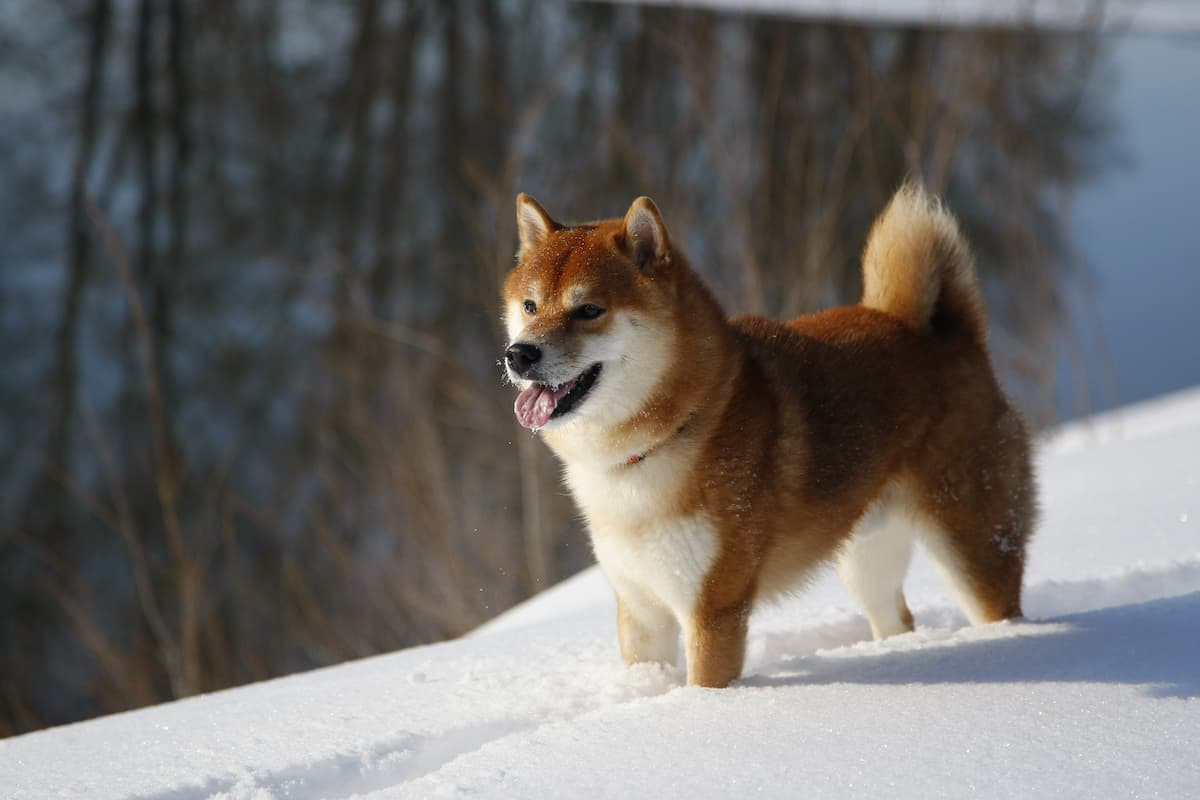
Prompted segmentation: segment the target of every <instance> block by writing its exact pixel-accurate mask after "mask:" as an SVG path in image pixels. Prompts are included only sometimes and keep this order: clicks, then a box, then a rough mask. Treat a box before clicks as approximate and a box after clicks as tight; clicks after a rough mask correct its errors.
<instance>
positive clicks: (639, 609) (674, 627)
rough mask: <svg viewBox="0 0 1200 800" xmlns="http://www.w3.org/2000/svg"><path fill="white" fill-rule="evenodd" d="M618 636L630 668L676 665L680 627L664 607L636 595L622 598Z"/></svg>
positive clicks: (618, 613) (622, 652)
mask: <svg viewBox="0 0 1200 800" xmlns="http://www.w3.org/2000/svg"><path fill="white" fill-rule="evenodd" d="M617 635H618V638H619V639H620V641H621V656H622V657H623V658H624V659H625V663H626V664H639V663H641V662H644V661H659V662H662V663H664V664H674V663H675V655H676V653H677V652H678V650H679V623H678V622H676V621H675V616H674V615H673V614H672V613H671V612H670V610H669V609H667V608H666V607H665V606H663V605H662V604H660V603H657V602H655V601H653V600H649V599H647V598H643V597H639V596H637V595H636V594H632V593H626V594H623V595H622V594H618V595H617Z"/></svg>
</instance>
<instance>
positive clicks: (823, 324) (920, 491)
mask: <svg viewBox="0 0 1200 800" xmlns="http://www.w3.org/2000/svg"><path fill="white" fill-rule="evenodd" d="M518 222H519V225H520V229H521V233H522V246H521V253H520V262H519V264H518V266H517V267H516V268H515V269H514V270H513V272H512V273H511V274H510V275H509V277H508V279H507V282H506V285H505V313H506V319H507V321H508V325H509V333H510V336H511V337H513V339H514V340H515V339H516V338H517V337H520V339H521V340H522V341H535V342H541V343H550V344H548V345H547V346H554V347H558V348H560V349H561V350H562V351H563V352H567V353H572V352H575V351H576V350H578V349H579V348H581V347H583V346H584V343H585V341H586V339H587V337H589V336H596V335H603V334H604V332H605V331H611V329H610V327H609V326H613V325H617V324H618V322H617V320H618V319H625V320H627V321H628V320H633V322H632V323H629V324H632V325H633V327H632V328H631V330H634V331H638V330H644V328H645V326H646V325H651V326H652V327H655V330H661V331H662V338H663V341H664V342H667V345H665V346H666V351H665V352H666V357H665V361H664V365H663V369H662V371H661V374H659V375H657V377H656V380H655V382H654V385H653V387H652V388H651V389H650V390H649V391H648V392H647V393H646V395H645V396H644V397H642V398H640V399H639V405H638V407H637V408H636V409H631V410H630V413H627V414H625V415H624V416H623V417H621V418H619V419H618V418H616V417H611V418H608V417H606V418H605V419H603V420H601V421H600V422H592V416H590V414H600V413H601V412H602V411H603V409H600V408H599V407H598V406H597V408H596V409H594V410H593V411H591V412H589V411H588V403H599V402H600V401H599V399H597V398H585V399H584V401H583V403H582V404H581V406H580V410H579V412H577V413H578V415H579V417H580V419H579V420H578V421H566V422H565V423H564V424H562V425H560V426H557V427H553V428H550V429H547V430H546V431H544V432H543V434H542V435H543V436H544V438H545V440H546V442H547V443H548V444H549V445H550V447H551V448H552V449H553V450H554V451H555V452H556V453H557V454H558V456H559V457H560V458H561V459H562V460H563V462H564V466H565V467H566V470H567V480H568V484H569V485H570V486H571V488H572V490H573V492H574V493H575V495H576V499H577V500H578V501H579V503H580V506H581V508H582V510H583V512H584V514H585V517H586V518H587V519H588V522H589V527H590V528H591V532H592V536H593V541H594V543H595V545H596V548H597V553H598V555H602V556H603V555H605V554H612V553H615V554H616V555H615V556H614V555H609V556H608V563H606V560H605V558H604V557H601V559H600V560H601V566H602V567H604V568H605V570H606V573H608V576H609V579H610V581H612V583H613V585H614V587H615V588H616V591H617V594H618V609H619V613H618V624H619V628H620V632H621V636H620V639H621V645H622V653H623V655H624V656H625V658H626V660H627V661H629V662H635V661H640V660H647V659H650V658H654V659H669V658H670V655H671V653H672V649H671V645H670V644H668V643H667V639H666V637H674V636H676V633H675V631H676V627H674V626H676V625H677V626H678V629H680V630H681V631H682V634H683V640H684V646H685V654H686V660H687V673H688V682H689V683H691V684H699V685H702V686H716V687H721V686H726V685H728V684H729V683H730V681H732V680H735V679H736V678H737V677H738V676H739V675H740V674H741V670H742V666H743V660H744V652H745V639H746V632H747V622H748V617H749V613H750V611H751V609H752V608H753V606H754V604H755V603H756V602H757V601H760V600H762V599H763V598H766V597H769V596H771V595H775V594H777V593H779V592H783V591H786V590H788V589H789V588H792V587H794V586H796V585H797V584H798V583H799V582H801V581H803V579H804V578H805V577H806V576H807V575H809V574H810V573H811V572H812V570H813V569H814V567H816V566H817V565H819V564H822V563H824V562H826V561H828V560H830V559H832V558H834V557H836V556H837V555H838V553H839V548H840V547H842V546H843V544H844V543H846V542H847V541H848V538H849V537H850V536H851V535H852V533H853V532H854V531H855V529H856V526H858V525H859V524H860V522H862V520H863V519H864V515H865V514H866V513H867V512H868V509H870V508H872V506H873V504H890V505H889V507H895V508H901V509H902V510H903V512H904V514H905V516H906V518H908V519H910V520H911V521H912V522H913V523H914V524H915V525H917V526H918V527H919V528H920V529H921V532H922V535H923V537H924V540H925V541H926V543H927V544H929V545H930V551H931V552H932V553H935V554H936V555H938V556H939V557H940V563H941V566H942V567H943V569H944V570H945V571H946V573H947V574H948V576H949V578H950V579H951V582H952V583H953V584H955V586H956V588H957V589H958V590H959V594H960V599H961V601H962V602H963V603H964V608H967V609H968V615H969V616H971V618H972V620H973V621H977V622H984V621H994V620H1001V619H1005V618H1009V617H1013V616H1019V615H1020V614H1021V602H1020V595H1021V578H1022V571H1023V566H1024V554H1025V545H1026V541H1027V539H1028V537H1029V536H1030V534H1031V532H1032V528H1033V524H1034V519H1035V516H1036V502H1035V489H1034V482H1033V476H1032V468H1031V464H1030V448H1029V437H1028V435H1027V433H1026V429H1025V426H1024V424H1023V422H1022V421H1021V419H1020V417H1019V415H1018V414H1017V412H1016V411H1015V410H1014V409H1013V408H1012V407H1011V405H1010V404H1009V403H1008V401H1007V400H1006V399H1005V397H1004V394H1003V393H1002V391H1001V390H1000V388H999V386H998V384H997V382H996V379H995V376H994V374H993V371H992V366H991V362H990V360H989V357H988V353H987V347H986V329H987V325H986V319H985V317H984V311H983V304H982V300H981V297H980V294H979V290H978V287H977V284H976V279H975V276H974V268H973V265H972V262H971V257H970V254H969V251H968V249H967V246H966V244H965V242H964V241H963V239H962V237H961V235H960V233H959V231H958V228H957V226H956V224H955V223H954V220H953V218H952V217H950V215H949V214H947V213H946V212H945V211H943V210H942V209H941V206H940V205H939V204H938V203H937V202H936V201H933V200H931V199H929V198H927V197H926V195H925V194H924V193H923V192H922V191H921V190H920V189H919V188H915V187H911V186H909V187H905V188H903V189H901V191H900V192H898V193H897V196H896V197H895V198H894V199H893V201H892V203H891V204H890V205H889V207H888V209H886V210H885V211H884V213H883V214H882V215H881V217H880V219H879V221H877V222H876V225H875V227H874V228H873V230H872V232H871V235H870V237H869V239H868V243H867V247H866V251H865V253H864V283H865V292H864V299H863V304H862V305H859V306H853V307H842V308H833V309H830V310H827V311H822V312H820V313H816V314H811V315H808V316H804V317H800V318H798V319H795V320H792V321H790V322H780V321H777V320H774V319H767V318H763V317H750V316H743V317H736V318H734V319H731V320H728V319H726V317H725V315H724V313H723V312H722V310H721V308H720V306H719V305H718V303H717V302H716V301H715V299H714V298H713V296H712V295H711V293H710V292H709V291H708V289H707V288H706V287H705V286H704V285H703V284H702V283H701V281H700V280H699V278H698V277H697V276H696V274H695V273H694V272H693V271H692V270H691V269H690V268H689V266H688V264H687V261H686V258H685V257H684V255H683V253H682V252H680V250H679V249H678V248H676V247H675V246H673V244H672V243H671V241H670V237H669V234H668V233H667V230H666V226H665V225H664V224H663V222H662V218H661V215H660V214H659V212H658V210H657V209H656V208H655V207H654V205H653V203H651V202H650V201H649V200H648V199H646V198H640V199H639V200H637V201H635V203H634V205H633V206H632V207H631V209H630V212H629V214H627V215H626V218H625V219H614V220H607V221H602V222H598V223H592V224H590V225H588V226H582V227H580V228H578V229H571V228H564V227H562V226H560V225H559V224H558V223H556V222H554V221H553V220H552V219H551V218H550V217H549V216H548V215H546V214H545V212H544V211H543V210H542V209H541V207H540V206H538V205H537V204H536V203H535V202H534V201H533V200H532V199H531V198H528V197H526V196H524V195H522V196H521V197H520V198H518ZM570 287H582V288H583V290H584V292H583V294H580V295H576V296H572V297H567V296H564V295H563V292H565V291H566V290H567V289H568V288H570ZM534 289H536V290H537V291H538V292H539V294H540V296H539V297H538V298H537V299H538V306H539V307H538V311H537V314H536V317H535V318H533V319H531V320H525V319H520V320H518V319H515V316H516V315H520V314H521V310H520V309H521V303H522V302H523V301H524V300H525V299H527V297H528V293H529V292H530V291H532V290H534ZM581 301H582V302H590V303H595V304H597V305H599V306H601V307H603V308H605V309H607V313H605V314H604V316H602V317H600V318H599V319H596V320H592V321H583V320H578V319H573V318H572V317H571V309H572V306H573V304H576V303H578V302H581ZM617 312H620V314H624V315H625V317H618V313H617ZM639 341H644V340H639ZM656 341H657V340H656ZM654 363H657V361H655V362H654ZM606 373H607V368H606V370H605V372H602V373H601V375H600V378H599V380H598V384H597V385H598V386H599V385H602V384H603V382H604V381H605V376H606ZM614 380H617V379H616V378H614ZM643 455H644V459H643V460H641V461H637V462H635V463H629V462H630V461H631V460H632V459H631V458H630V457H631V456H633V457H635V458H636V457H638V456H643ZM639 471H642V472H639ZM641 475H645V476H646V477H645V480H646V487H647V491H646V493H645V494H648V495H652V496H651V497H649V498H647V497H644V496H642V495H641V494H639V493H638V491H637V487H638V485H639V483H638V482H639V480H640V479H641V478H640V476H641ZM623 498H630V503H629V506H628V508H627V507H626V504H625V503H624V501H623ZM635 500H636V502H634V501H635ZM635 505H636V506H637V507H636V508H634V506H635ZM697 520H699V522H697ZM676 521H679V522H678V524H676ZM706 526H707V527H706ZM710 529H711V533H712V535H715V537H716V540H715V541H716V548H715V553H714V554H713V555H712V557H711V559H708V560H706V558H707V557H706V556H705V554H704V552H703V551H704V548H703V547H702V546H699V547H698V550H697V552H698V553H699V554H695V553H693V554H692V555H688V554H689V552H690V551H689V547H691V546H692V544H693V543H691V542H689V541H686V539H687V537H688V536H692V535H697V536H701V535H709V534H707V533H705V531H709V530H710ZM695 531H700V533H694V532H695ZM643 537H644V538H643ZM867 541H868V545H869V542H870V540H867ZM614 548H615V549H614ZM641 548H645V549H646V550H645V552H646V556H645V557H646V558H647V559H651V560H655V559H657V560H658V561H662V562H663V564H662V568H659V567H658V566H656V567H655V570H653V571H651V572H646V573H645V574H643V573H642V571H641V569H640V568H637V569H633V568H631V567H630V566H629V565H630V564H636V563H637V562H638V561H640V560H641V555H640V554H641V553H642V549H641ZM672 558H679V559H683V562H682V563H683V564H684V573H685V575H686V570H687V567H688V565H689V564H691V565H694V564H700V565H701V566H706V569H705V570H704V572H703V574H702V575H697V576H696V580H695V581H694V584H695V585H694V586H693V589H694V602H693V601H692V600H690V598H691V597H692V595H689V594H688V593H687V587H686V586H679V585H675V584H672V585H670V586H666V585H664V586H658V585H657V584H655V580H656V578H654V576H656V575H660V574H668V573H669V570H670V568H671V559H672ZM688 559H690V560H688ZM656 565H657V562H656ZM676 572H678V570H676ZM647 576H649V577H647ZM895 602H896V603H897V608H898V611H897V613H898V614H899V618H900V619H901V620H902V623H901V624H902V626H903V627H904V628H906V629H908V630H911V629H912V616H911V614H910V613H909V612H908V608H907V606H906V605H905V603H904V599H903V596H902V594H900V592H899V588H898V587H897V589H896V593H895ZM672 604H674V606H675V607H672ZM689 604H690V605H691V608H690V609H688V608H686V606H687V605H689ZM868 611H870V609H868ZM875 622H876V620H875V619H874V618H872V625H873V627H874V626H875ZM883 627H884V628H886V626H883ZM879 630H880V628H876V631H877V635H886V634H879V633H878V631H879ZM671 641H672V642H673V641H674V639H671Z"/></svg>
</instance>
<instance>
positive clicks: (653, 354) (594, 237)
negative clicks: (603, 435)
mask: <svg viewBox="0 0 1200 800" xmlns="http://www.w3.org/2000/svg"><path fill="white" fill-rule="evenodd" d="M517 229H518V231H519V234H520V250H519V251H518V254H517V259H518V263H517V266H516V268H514V269H513V271H512V272H511V273H510V274H509V276H508V278H507V280H506V281H505V283H504V322H505V326H506V328H507V331H508V339H509V344H508V347H507V348H506V350H505V353H504V366H505V371H506V373H507V375H508V378H509V379H510V380H511V381H512V382H513V384H515V385H516V386H517V387H518V388H519V389H520V390H521V393H520V395H519V396H518V397H517V401H516V405H515V411H516V415H517V420H518V421H519V422H520V423H521V425H523V426H525V427H526V428H530V429H533V430H538V429H552V428H556V427H559V426H565V425H571V424H575V423H578V422H587V423H591V424H597V425H600V426H608V425H615V424H617V423H620V422H623V421H625V420H627V419H629V418H630V417H631V416H633V415H634V414H636V413H637V412H638V411H639V410H640V409H641V408H642V407H643V405H644V404H645V402H646V400H647V399H648V398H649V397H650V396H651V393H652V392H653V391H654V388H655V387H656V386H657V385H658V383H659V381H660V380H661V379H662V376H663V375H664V374H665V373H666V370H667V369H668V366H669V363H670V358H671V354H672V352H673V349H674V347H675V337H676V325H675V294H676V291H677V283H678V282H677V280H676V277H677V276H676V269H675V264H673V262H672V252H671V243H670V239H669V238H668V235H667V228H666V226H665V225H664V224H663V221H662V215H661V214H659V211H658V208H657V207H655V205H654V202H653V201H651V200H650V198H648V197H640V198H638V199H637V200H635V201H634V202H633V205H631V206H630V207H629V212H628V213H627V214H626V215H625V217H624V219H614V220H605V221H601V222H595V223H589V224H586V225H577V226H565V225H560V224H559V223H557V222H555V221H554V220H553V219H552V218H551V217H550V215H549V214H547V213H546V212H545V210H544V209H543V208H542V207H541V206H540V205H538V203H537V201H535V200H534V199H533V198H532V197H529V196H528V195H525V194H522V195H519V196H518V197H517Z"/></svg>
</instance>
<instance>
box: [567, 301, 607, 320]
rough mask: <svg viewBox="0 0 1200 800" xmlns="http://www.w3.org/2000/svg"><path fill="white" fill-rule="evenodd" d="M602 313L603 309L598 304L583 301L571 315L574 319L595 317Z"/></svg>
mask: <svg viewBox="0 0 1200 800" xmlns="http://www.w3.org/2000/svg"><path fill="white" fill-rule="evenodd" d="M603 313H604V309H603V308H601V307H600V306H597V305H593V304H591V303H585V304H584V305H581V306H580V307H579V308H577V309H575V313H574V314H573V316H574V317H575V319H595V318H596V317H598V316H600V315H601V314H603Z"/></svg>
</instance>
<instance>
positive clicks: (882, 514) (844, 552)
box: [837, 491, 915, 639]
mask: <svg viewBox="0 0 1200 800" xmlns="http://www.w3.org/2000/svg"><path fill="white" fill-rule="evenodd" d="M909 516H910V515H909V513H908V509H907V507H906V506H905V503H904V500H903V498H902V496H901V493H900V492H898V491H891V492H889V493H888V494H886V495H885V496H884V497H881V498H880V499H879V500H877V501H876V502H875V504H874V505H873V506H872V507H871V508H870V509H869V510H868V511H867V513H866V514H865V515H864V516H863V518H862V519H861V520H859V522H858V525H856V526H855V528H854V533H853V535H852V536H851V537H850V539H849V540H847V541H846V543H845V544H843V545H842V549H841V552H840V553H839V554H838V559H837V571H838V576H839V577H840V578H841V579H842V583H843V584H845V586H846V591H847V592H849V594H850V597H851V598H853V599H854V602H855V603H857V604H858V607H859V608H861V609H862V610H863V613H865V614H866V615H867V619H868V620H869V621H870V623H871V635H872V636H874V637H875V638H876V639H883V638H886V637H888V636H894V635H896V634H898V633H907V632H908V631H911V630H912V629H913V617H912V613H911V612H910V611H909V610H908V604H907V603H906V602H905V601H904V576H905V574H906V573H907V572H908V562H909V559H910V557H911V555H912V545H913V539H914V537H915V531H914V530H913V526H912V524H911V520H910V519H909Z"/></svg>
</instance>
